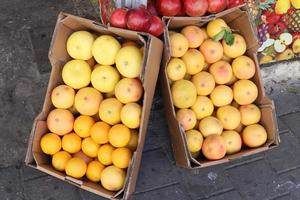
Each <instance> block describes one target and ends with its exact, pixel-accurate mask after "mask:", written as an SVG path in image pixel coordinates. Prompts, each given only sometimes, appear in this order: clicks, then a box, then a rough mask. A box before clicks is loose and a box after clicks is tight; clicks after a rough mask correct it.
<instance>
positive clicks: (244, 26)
mask: <svg viewBox="0 0 300 200" xmlns="http://www.w3.org/2000/svg"><path fill="white" fill-rule="evenodd" d="M216 17H221V18H222V19H224V20H225V21H226V22H227V23H228V25H229V26H230V27H231V28H232V29H234V30H238V31H239V33H240V34H241V35H243V36H244V37H245V39H246V43H247V47H248V48H247V52H246V55H247V56H249V57H250V58H252V59H253V60H254V61H255V62H256V73H255V76H254V77H253V78H252V79H251V80H252V81H253V82H255V83H256V85H257V87H258V90H259V94H258V98H257V100H256V101H255V104H256V105H258V106H259V107H260V108H261V112H262V116H261V121H260V123H261V124H262V125H263V126H264V127H265V128H266V130H267V133H268V139H267V142H266V144H264V145H263V146H262V147H259V148H255V149H249V148H244V149H242V151H240V152H238V153H236V154H234V155H227V156H225V157H224V158H223V159H221V160H217V161H209V160H207V159H205V158H204V157H199V158H198V160H196V159H194V158H193V157H192V156H191V154H190V152H189V151H188V148H187V143H186V137H185V132H184V130H183V129H182V128H181V126H180V125H179V123H178V121H177V120H176V115H175V108H174V106H173V102H172V96H171V90H170V82H169V79H168V77H167V73H166V65H167V64H168V62H169V60H170V58H171V55H170V48H169V46H170V45H169V30H175V31H176V30H180V29H181V28H183V27H185V26H187V25H197V26H200V27H201V26H205V25H206V24H207V22H208V21H210V20H211V19H212V18H201V17H200V18H197V17H191V18H188V17H176V18H164V23H165V25H166V27H165V44H166V48H165V51H164V56H163V66H164V67H162V69H161V76H162V89H163V94H164V95H163V96H164V104H165V111H166V116H167V120H168V125H169V130H170V131H169V132H170V136H171V140H172V147H173V152H174V157H175V160H176V164H177V165H178V166H181V167H185V168H202V167H208V166H212V165H216V164H220V163H225V162H228V161H230V160H234V159H238V158H241V157H245V156H248V155H252V154H255V153H258V152H262V151H266V150H268V149H270V148H272V147H274V146H277V145H278V144H279V136H278V128H277V122H276V116H275V109H274V104H273V102H272V101H271V100H270V99H269V98H268V97H266V95H265V92H264V86H263V82H262V79H261V75H260V68H259V65H258V62H257V57H256V52H257V47H258V43H257V39H256V37H255V34H254V30H253V27H252V25H251V21H250V18H249V16H248V12H247V11H243V10H241V9H239V8H233V9H229V10H226V11H224V12H222V13H219V14H217V15H216Z"/></svg>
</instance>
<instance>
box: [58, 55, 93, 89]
mask: <svg viewBox="0 0 300 200" xmlns="http://www.w3.org/2000/svg"><path fill="white" fill-rule="evenodd" d="M62 79H63V81H64V83H65V84H67V85H68V86H70V87H72V88H74V89H80V88H83V87H85V86H87V85H88V84H89V83H90V80H91V67H90V66H89V64H88V63H87V62H86V61H84V60H71V61H69V62H67V63H66V64H65V65H64V67H63V70H62Z"/></svg>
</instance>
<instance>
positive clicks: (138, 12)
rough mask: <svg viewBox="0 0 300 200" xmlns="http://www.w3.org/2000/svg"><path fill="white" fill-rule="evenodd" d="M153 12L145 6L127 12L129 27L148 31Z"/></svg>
mask: <svg viewBox="0 0 300 200" xmlns="http://www.w3.org/2000/svg"><path fill="white" fill-rule="evenodd" d="M150 18H151V14H150V13H149V12H148V10H146V8H145V7H144V6H140V7H138V8H135V9H131V10H129V11H128V12H127V28H129V29H130V30H134V31H142V32H146V31H147V30H148V29H149V27H150Z"/></svg>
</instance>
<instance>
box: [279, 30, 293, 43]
mask: <svg viewBox="0 0 300 200" xmlns="http://www.w3.org/2000/svg"><path fill="white" fill-rule="evenodd" d="M279 39H280V40H281V41H282V42H283V43H284V44H285V45H290V44H292V42H293V36H292V34H290V33H282V34H281V35H280V36H279Z"/></svg>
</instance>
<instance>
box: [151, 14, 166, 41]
mask: <svg viewBox="0 0 300 200" xmlns="http://www.w3.org/2000/svg"><path fill="white" fill-rule="evenodd" d="M150 24H151V25H150V27H149V29H148V32H149V33H151V34H152V35H154V36H157V37H158V36H160V35H161V34H162V33H163V30H164V26H163V23H162V21H161V19H160V18H159V17H157V16H152V17H151V19H150Z"/></svg>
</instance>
